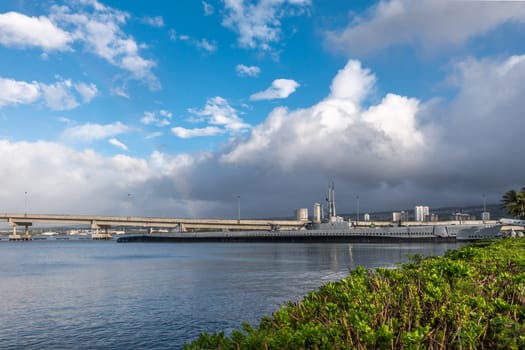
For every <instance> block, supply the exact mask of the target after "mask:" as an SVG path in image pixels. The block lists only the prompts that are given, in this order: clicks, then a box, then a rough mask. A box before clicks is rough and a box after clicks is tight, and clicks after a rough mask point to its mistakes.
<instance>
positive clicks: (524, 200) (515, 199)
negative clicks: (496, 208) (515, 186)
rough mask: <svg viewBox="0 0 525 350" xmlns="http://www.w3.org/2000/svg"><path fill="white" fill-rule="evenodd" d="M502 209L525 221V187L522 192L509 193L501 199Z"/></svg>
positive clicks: (513, 191)
mask: <svg viewBox="0 0 525 350" xmlns="http://www.w3.org/2000/svg"><path fill="white" fill-rule="evenodd" d="M501 207H502V208H505V209H507V212H508V213H509V214H510V215H512V216H513V217H515V218H518V219H525V187H522V188H521V190H520V191H515V190H510V191H507V192H506V193H505V194H504V195H503V198H502V199H501Z"/></svg>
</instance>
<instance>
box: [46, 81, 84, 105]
mask: <svg viewBox="0 0 525 350" xmlns="http://www.w3.org/2000/svg"><path fill="white" fill-rule="evenodd" d="M40 87H41V89H42V95H43V97H44V99H45V100H46V104H47V105H48V106H49V108H51V109H53V110H56V111H61V110H68V109H73V108H76V107H78V105H79V103H78V101H77V100H76V98H75V96H74V95H73V93H72V91H71V89H72V83H71V81H70V80H64V81H60V82H57V83H55V84H51V85H46V84H41V85H40Z"/></svg>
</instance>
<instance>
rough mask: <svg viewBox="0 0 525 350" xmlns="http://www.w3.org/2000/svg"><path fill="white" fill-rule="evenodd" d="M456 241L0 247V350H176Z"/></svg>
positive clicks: (441, 250)
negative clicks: (356, 274) (352, 274)
mask: <svg viewBox="0 0 525 350" xmlns="http://www.w3.org/2000/svg"><path fill="white" fill-rule="evenodd" d="M460 245H461V243H384V244H366V243H359V244H357V243H353V244H348V243H234V244H231V243H181V244H174V243H173V244H171V243H165V244H155V243H128V244H118V243H115V242H114V241H109V242H108V241H106V242H100V241H33V242H2V243H0V324H1V325H2V326H1V327H0V348H1V349H73V348H74V349H94V348H97V349H146V348H147V349H167V348H169V349H180V348H182V347H183V345H184V343H185V342H190V341H192V340H193V339H195V338H196V337H197V336H198V335H199V333H201V332H213V331H225V332H226V333H228V332H231V330H232V329H237V328H240V327H241V325H242V323H243V322H245V321H246V322H249V323H250V324H252V325H257V323H258V320H260V318H261V317H262V316H264V315H271V313H272V312H273V311H275V310H277V309H278V308H279V307H280V306H282V305H284V304H285V303H286V302H287V301H288V300H291V301H297V300H299V299H301V298H302V296H304V295H305V294H306V293H307V292H308V291H310V290H314V289H316V288H318V287H319V286H320V285H322V284H324V283H326V282H329V281H334V280H338V279H341V278H343V277H345V276H346V275H348V271H349V270H350V269H353V268H355V267H356V266H364V267H366V268H376V267H395V266H396V264H397V263H400V262H405V261H407V256H409V255H414V254H421V255H423V256H428V255H442V254H443V253H444V252H445V251H447V250H448V249H455V248H457V247H459V246H460Z"/></svg>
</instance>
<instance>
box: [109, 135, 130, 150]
mask: <svg viewBox="0 0 525 350" xmlns="http://www.w3.org/2000/svg"><path fill="white" fill-rule="evenodd" d="M108 142H109V144H111V145H113V146H115V147H117V148H120V149H121V150H123V151H127V150H128V146H126V145H125V144H123V143H122V142H120V141H119V140H117V139H116V138H112V139H109V140H108Z"/></svg>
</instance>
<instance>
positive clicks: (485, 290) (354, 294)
mask: <svg viewBox="0 0 525 350" xmlns="http://www.w3.org/2000/svg"><path fill="white" fill-rule="evenodd" d="M348 348H355V349H392V348H400V349H445V348H446V349H478V348H479V349H481V348H483V349H499V348H501V349H523V348H525V239H504V240H494V241H490V242H487V241H484V242H477V243H474V244H470V245H468V246H465V247H463V248H460V249H457V250H454V251H450V252H448V253H447V254H445V256H443V257H430V258H425V259H423V258H422V257H421V256H415V257H413V258H412V259H411V261H410V262H408V263H406V264H403V265H400V266H398V268H397V269H377V270H375V271H369V270H366V269H364V268H362V267H358V268H356V269H355V270H353V271H351V272H350V274H349V276H348V277H346V278H344V279H342V280H341V281H338V282H330V283H327V284H325V285H324V286H322V287H320V288H319V290H318V291H316V292H310V293H308V294H307V295H306V296H305V297H304V298H303V300H301V301H299V302H297V303H291V302H289V303H288V304H287V305H286V306H285V307H283V308H281V309H280V310H278V311H276V312H275V313H274V314H273V315H272V317H264V318H263V319H262V320H261V322H260V324H259V325H258V326H257V327H254V328H252V327H251V326H249V325H248V324H245V325H244V326H243V330H242V331H234V332H233V333H232V335H231V336H229V337H227V336H225V335H224V333H222V332H220V333H214V334H211V335H210V334H201V335H200V336H199V338H198V339H197V340H195V341H194V342H193V343H191V344H187V345H186V346H185V349H188V350H190V349H348Z"/></svg>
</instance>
